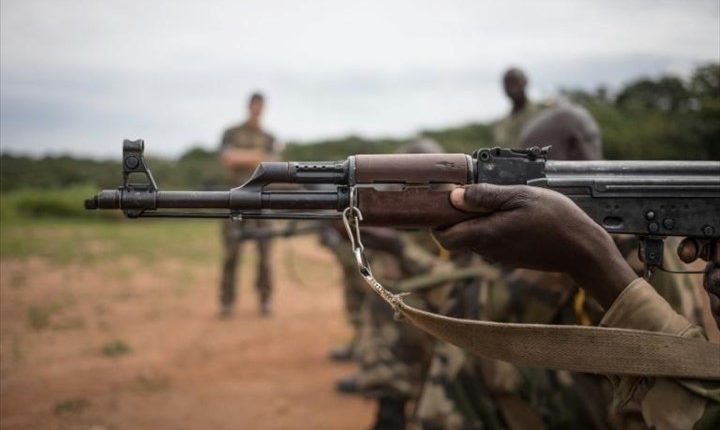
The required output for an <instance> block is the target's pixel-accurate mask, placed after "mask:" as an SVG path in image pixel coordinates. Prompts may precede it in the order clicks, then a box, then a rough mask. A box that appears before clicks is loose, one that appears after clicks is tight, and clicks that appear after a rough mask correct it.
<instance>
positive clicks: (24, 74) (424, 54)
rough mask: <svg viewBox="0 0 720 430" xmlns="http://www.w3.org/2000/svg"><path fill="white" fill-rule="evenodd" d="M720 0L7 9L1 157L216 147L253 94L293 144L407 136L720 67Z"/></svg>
mask: <svg viewBox="0 0 720 430" xmlns="http://www.w3.org/2000/svg"><path fill="white" fill-rule="evenodd" d="M718 4H719V2H718V0H707V1H704V0H696V1H658V0H623V1H582V0H553V1H550V0H546V1H524V2H523V1H507V0H506V1H502V2H500V1H497V2H484V1H478V0H474V1H473V0H469V1H450V0H444V1H439V0H438V1H424V0H411V1H392V0H377V1H364V2H359V1H354V2H343V1H297V0H295V1H270V0H253V1H249V0H242V1H239V0H229V1H224V0H223V1H221V0H215V1H202V2H199V1H178V0H172V1H159V0H152V1H134V0H133V1H130V0H123V1H120V0H117V1H79V0H72V1H60V0H50V1H37V0H0V5H1V8H0V20H1V22H0V24H1V25H0V43H1V49H0V93H1V94H0V109H1V110H0V145H1V146H2V150H3V151H9V152H14V153H17V152H21V153H32V154H46V153H52V154H58V153H72V154H77V155H80V154H84V155H88V156H93V157H103V158H106V157H117V156H119V153H120V143H121V141H122V139H123V138H144V139H145V140H146V142H148V145H149V148H150V151H151V152H152V153H153V154H156V155H157V154H163V155H178V154H180V153H182V151H184V150H185V149H187V148H188V147H189V146H191V145H193V144H196V143H202V144H204V145H205V146H207V147H208V148H210V147H214V146H216V145H217V141H218V139H219V135H220V134H221V132H222V129H223V128H224V127H226V126H228V125H230V124H232V123H235V122H238V121H240V120H241V119H242V117H243V115H244V112H245V104H246V98H247V95H248V94H249V92H251V91H252V90H255V89H259V90H262V91H263V92H265V93H266V94H267V96H268V103H267V115H266V118H265V124H266V125H267V127H268V128H269V129H270V130H271V131H273V132H274V133H275V134H276V135H277V136H278V137H279V138H281V139H283V140H298V139H300V140H310V139H316V138H325V137H338V136H343V135H347V134H350V133H355V134H362V135H366V136H407V135H410V134H412V133H415V132H417V131H418V130H421V129H423V128H430V127H444V126H450V125H459V124H463V123H466V122H469V121H478V120H488V119H492V118H495V117H499V116H501V115H503V114H504V113H505V112H506V111H507V109H508V105H507V102H506V100H505V99H504V97H503V95H502V93H501V91H500V87H499V76H500V75H501V73H502V71H503V70H504V69H505V68H506V67H507V66H509V65H520V66H522V67H524V68H525V69H526V70H527V72H528V74H529V75H530V79H531V86H532V91H531V93H532V94H533V96H534V97H536V98H540V97H550V96H552V95H553V94H554V93H556V92H557V90H558V89H559V88H561V87H583V88H594V87H596V86H597V85H600V84H603V85H606V86H609V87H610V88H614V87H615V88H616V87H617V86H618V85H620V84H622V83H623V82H627V81H629V80H632V79H634V78H637V77H640V76H645V75H650V76H657V75H659V74H662V73H668V72H670V73H681V74H687V73H688V72H689V71H690V70H692V68H693V67H694V66H696V65H698V64H700V63H703V62H707V61H720V18H719V14H720V12H719V6H718Z"/></svg>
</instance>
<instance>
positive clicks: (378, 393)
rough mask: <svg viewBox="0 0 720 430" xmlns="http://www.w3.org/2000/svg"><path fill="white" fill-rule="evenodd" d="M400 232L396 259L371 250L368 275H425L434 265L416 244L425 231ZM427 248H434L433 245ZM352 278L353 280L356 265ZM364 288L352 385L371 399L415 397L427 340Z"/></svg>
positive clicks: (383, 279) (388, 278)
mask: <svg viewBox="0 0 720 430" xmlns="http://www.w3.org/2000/svg"><path fill="white" fill-rule="evenodd" d="M401 234H402V241H403V252H402V254H403V255H402V258H401V259H399V258H398V257H397V256H396V255H391V254H389V253H387V252H383V251H381V250H377V249H375V250H372V255H371V256H370V257H369V258H370V261H371V264H372V267H373V274H374V275H375V276H376V278H377V279H378V280H379V281H380V283H392V282H397V281H400V280H402V279H404V278H407V277H408V276H418V275H421V274H423V273H428V272H430V271H431V270H433V268H434V267H435V266H436V264H435V263H436V257H435V256H433V255H432V254H431V253H429V252H428V251H427V250H426V249H424V248H423V247H422V246H421V244H420V242H421V238H422V237H423V236H424V237H426V238H429V237H430V235H429V234H428V233H401ZM432 246H433V247H434V248H435V249H437V246H436V245H434V244H433V245H432ZM401 260H402V261H401ZM355 276H357V277H358V278H359V275H358V274H357V267H355ZM362 282H363V283H364V281H362ZM364 291H365V298H364V300H363V302H362V307H361V309H360V332H359V338H358V343H357V354H356V355H357V361H358V365H359V371H358V374H357V381H358V388H359V389H360V391H361V393H363V394H364V395H366V396H369V397H374V398H382V397H392V398H400V399H405V400H409V399H415V398H417V396H418V395H419V393H420V388H421V387H422V382H423V380H424V374H425V371H426V369H427V365H428V363H429V360H430V353H431V348H432V345H433V340H432V338H431V337H430V336H429V335H427V334H426V333H424V332H422V331H421V330H419V329H417V328H415V327H414V326H412V325H411V324H407V323H405V322H400V321H396V320H395V318H394V315H393V311H392V309H391V308H390V306H388V304H387V303H385V301H383V300H382V299H381V298H380V297H379V296H378V295H377V294H376V293H375V292H374V291H372V290H371V289H370V288H369V287H368V286H367V285H365V286H364ZM414 296H416V295H413V296H409V297H407V300H408V301H409V302H411V303H413V304H414V305H416V306H420V307H424V304H423V303H424V302H423V300H422V299H421V298H419V297H414Z"/></svg>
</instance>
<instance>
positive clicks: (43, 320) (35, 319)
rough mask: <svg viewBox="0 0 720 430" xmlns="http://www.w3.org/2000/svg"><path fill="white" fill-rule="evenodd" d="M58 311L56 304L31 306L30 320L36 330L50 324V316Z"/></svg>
mask: <svg viewBox="0 0 720 430" xmlns="http://www.w3.org/2000/svg"><path fill="white" fill-rule="evenodd" d="M56 311H57V308H56V307H54V306H50V307H47V306H42V307H41V306H31V307H30V308H29V309H28V312H27V315H28V321H29V322H30V326H31V327H32V328H34V329H35V330H41V329H44V328H46V327H47V326H49V325H50V317H51V316H52V314H53V313H55V312H56Z"/></svg>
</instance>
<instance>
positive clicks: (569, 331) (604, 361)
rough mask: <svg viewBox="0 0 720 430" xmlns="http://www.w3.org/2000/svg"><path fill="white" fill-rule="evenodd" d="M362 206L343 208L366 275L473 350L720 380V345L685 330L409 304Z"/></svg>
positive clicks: (593, 368) (388, 296)
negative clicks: (376, 272)
mask: <svg viewBox="0 0 720 430" xmlns="http://www.w3.org/2000/svg"><path fill="white" fill-rule="evenodd" d="M360 220H362V214H361V213H360V211H359V210H358V209H357V208H356V207H354V206H351V207H349V208H347V209H346V210H345V212H344V213H343V221H344V224H345V228H346V230H347V232H348V236H349V238H350V242H351V245H352V247H353V252H354V254H355V258H356V260H357V263H358V268H359V270H360V274H361V275H362V277H363V279H364V280H365V281H366V282H367V283H368V284H369V285H370V287H371V288H372V289H373V290H374V291H375V292H376V293H377V294H378V295H380V297H382V298H383V299H384V300H385V301H386V302H387V303H388V304H389V305H390V306H392V307H393V309H394V310H395V312H396V315H397V316H398V317H400V318H404V319H406V320H407V321H409V322H411V323H413V324H414V325H416V326H417V327H419V328H420V329H422V330H423V331H426V332H427V333H429V334H431V335H433V336H435V337H437V338H439V339H441V340H444V341H446V342H449V343H451V344H453V345H456V346H458V347H460V348H462V349H464V350H467V351H469V352H471V353H473V354H476V355H480V356H483V357H487V358H491V359H496V360H502V361H507V362H510V363H513V364H517V365H520V366H527V367H542V368H549V369H558V370H570V371H574V372H585V373H596V374H606V375H637V376H664V377H678V378H693V379H712V380H720V345H716V344H713V343H710V342H708V341H706V340H702V339H695V338H685V337H681V336H676V335H671V334H664V333H657V332H649V331H642V330H630V329H620V328H606V327H588V326H572V325H545V324H516V323H498V322H492V321H477V320H465V319H458V318H450V317H446V316H442V315H438V314H434V313H430V312H426V311H423V310H420V309H416V308H414V307H412V306H409V305H407V304H405V303H404V302H403V300H402V296H403V295H405V294H406V293H401V294H393V293H391V292H390V291H388V290H387V289H385V288H384V287H383V286H382V285H381V284H380V283H379V282H378V281H377V280H376V279H375V277H374V276H373V275H372V271H371V269H370V265H369V262H368V260H367V258H366V256H365V253H364V247H363V245H362V240H361V237H360V227H359V222H360Z"/></svg>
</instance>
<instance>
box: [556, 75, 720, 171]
mask: <svg viewBox="0 0 720 430" xmlns="http://www.w3.org/2000/svg"><path fill="white" fill-rule="evenodd" d="M565 93H566V95H567V96H568V97H569V98H570V99H572V100H573V101H575V102H576V103H579V104H581V105H583V106H585V107H587V108H588V109H589V110H590V112H591V113H592V114H593V116H594V117H595V119H596V120H597V121H598V123H599V124H600V127H601V129H602V133H603V143H604V146H605V155H606V157H607V158H609V159H623V158H626V159H711V160H718V159H720V64H709V65H705V66H702V67H699V68H697V69H696V70H695V72H694V73H693V74H692V76H691V77H690V79H688V80H682V79H680V78H678V77H674V76H663V77H660V78H658V79H640V80H637V81H635V82H631V83H630V84H628V85H626V86H625V87H624V88H623V89H622V90H620V91H619V92H618V93H617V94H616V95H615V96H610V95H608V94H607V91H605V90H604V89H602V88H600V89H598V90H596V91H595V92H592V93H589V92H582V91H566V92H565Z"/></svg>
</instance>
